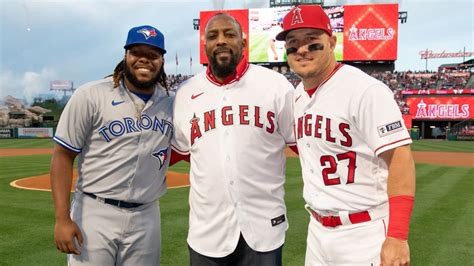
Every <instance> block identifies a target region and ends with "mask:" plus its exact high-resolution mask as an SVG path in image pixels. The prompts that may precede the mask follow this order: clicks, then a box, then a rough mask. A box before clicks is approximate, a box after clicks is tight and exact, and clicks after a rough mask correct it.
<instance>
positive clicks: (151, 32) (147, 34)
mask: <svg viewBox="0 0 474 266" xmlns="http://www.w3.org/2000/svg"><path fill="white" fill-rule="evenodd" d="M137 32H138V33H141V34H143V36H145V39H146V40H148V38H150V37H155V36H156V31H155V29H146V28H144V29H141V30H139V31H137Z"/></svg>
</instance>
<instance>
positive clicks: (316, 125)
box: [314, 115, 323, 139]
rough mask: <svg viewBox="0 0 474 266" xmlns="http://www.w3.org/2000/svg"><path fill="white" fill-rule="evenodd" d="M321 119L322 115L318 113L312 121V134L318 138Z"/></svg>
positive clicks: (319, 136)
mask: <svg viewBox="0 0 474 266" xmlns="http://www.w3.org/2000/svg"><path fill="white" fill-rule="evenodd" d="M322 121H323V117H322V116H320V115H316V121H315V122H314V136H315V137H316V138H318V139H320V138H321V122H322Z"/></svg>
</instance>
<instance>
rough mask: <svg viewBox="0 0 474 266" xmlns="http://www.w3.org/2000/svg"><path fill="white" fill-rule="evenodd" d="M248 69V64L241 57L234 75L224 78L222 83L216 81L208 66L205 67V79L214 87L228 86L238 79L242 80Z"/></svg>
mask: <svg viewBox="0 0 474 266" xmlns="http://www.w3.org/2000/svg"><path fill="white" fill-rule="evenodd" d="M248 69H249V63H248V61H247V59H246V58H245V56H244V57H242V60H240V62H239V64H238V65H237V67H236V69H235V70H236V71H235V74H234V75H230V76H228V77H227V78H225V79H224V82H220V81H218V80H217V79H216V77H215V76H214V74H212V70H211V66H210V65H209V66H208V67H207V70H206V77H207V79H208V80H209V81H210V82H212V83H213V84H214V85H217V86H224V85H228V84H231V83H234V82H236V81H239V80H240V78H242V77H243V76H244V74H245V73H246V72H247V70H248Z"/></svg>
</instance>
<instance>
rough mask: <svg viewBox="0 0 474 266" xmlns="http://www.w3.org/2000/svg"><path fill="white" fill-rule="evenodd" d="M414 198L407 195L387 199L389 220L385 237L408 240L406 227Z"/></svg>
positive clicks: (408, 223)
mask: <svg viewBox="0 0 474 266" xmlns="http://www.w3.org/2000/svg"><path fill="white" fill-rule="evenodd" d="M414 201H415V197H413V196H408V195H399V196H393V197H390V198H389V199H388V204H389V219H388V230H387V237H393V238H398V239H402V240H407V239H408V227H409V225H410V217H411V212H412V209H413V204H414Z"/></svg>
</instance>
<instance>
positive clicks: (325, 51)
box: [285, 28, 336, 80]
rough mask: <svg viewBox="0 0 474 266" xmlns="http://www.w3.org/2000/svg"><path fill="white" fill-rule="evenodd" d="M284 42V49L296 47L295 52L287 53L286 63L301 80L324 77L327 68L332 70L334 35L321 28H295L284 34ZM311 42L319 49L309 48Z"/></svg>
mask: <svg viewBox="0 0 474 266" xmlns="http://www.w3.org/2000/svg"><path fill="white" fill-rule="evenodd" d="M285 42H286V44H285V47H286V49H289V48H294V49H296V52H293V53H290V54H288V55H287V58H288V64H289V65H290V67H291V68H292V69H293V71H294V72H295V73H296V74H298V75H299V76H300V77H301V78H302V79H303V80H304V79H310V78H321V77H322V78H324V75H325V73H327V72H328V70H329V71H332V69H333V68H334V65H335V64H336V58H335V57H334V48H335V46H336V37H335V36H329V35H328V34H327V33H326V32H325V31H323V30H319V29H311V28H301V29H295V30H292V31H290V32H289V33H288V34H287V35H286V38H285ZM311 44H316V45H313V47H319V49H310V48H309V46H310V45H311ZM321 45H322V49H321Z"/></svg>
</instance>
